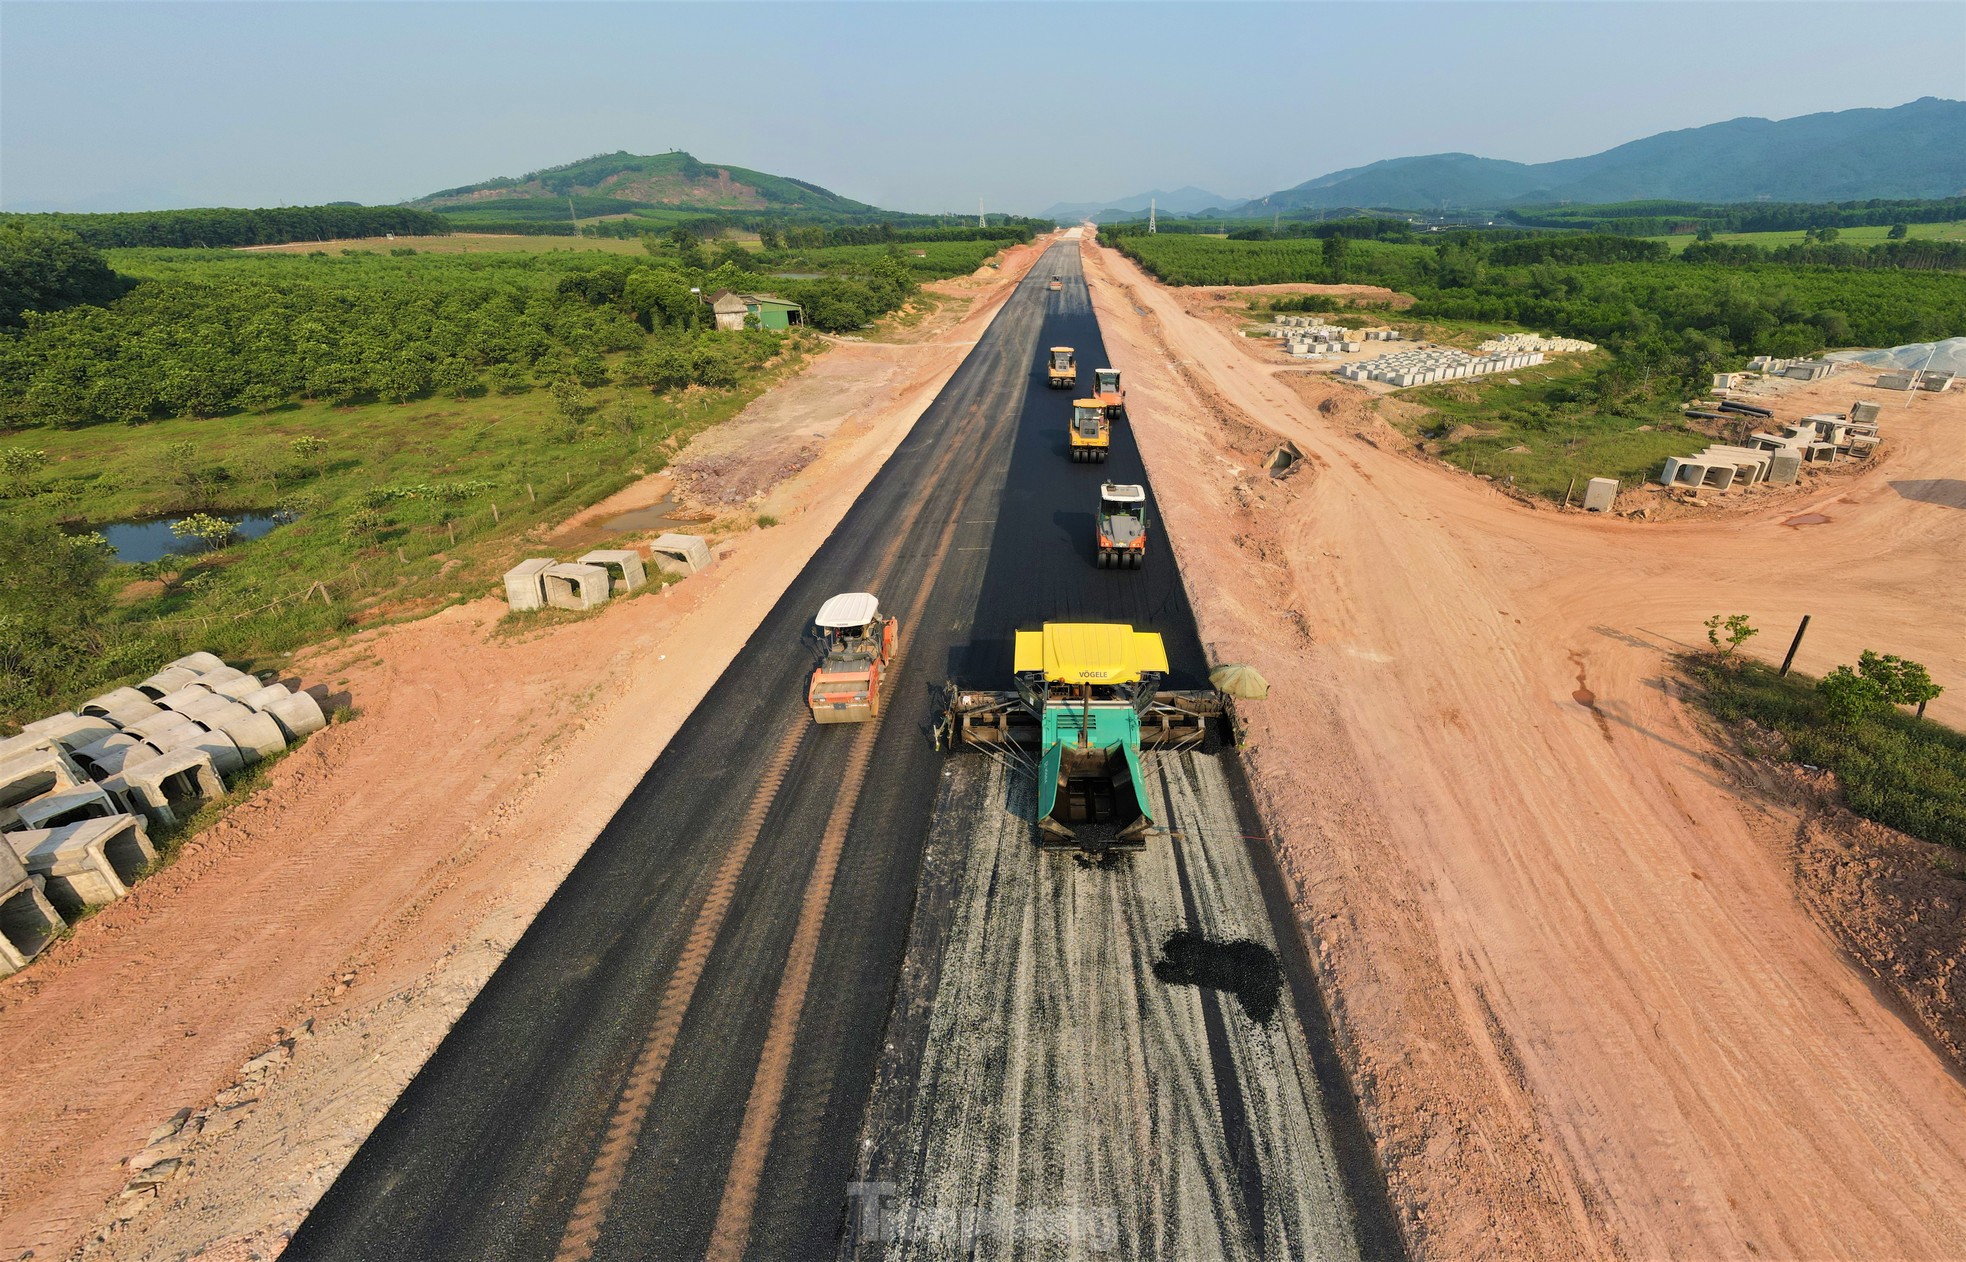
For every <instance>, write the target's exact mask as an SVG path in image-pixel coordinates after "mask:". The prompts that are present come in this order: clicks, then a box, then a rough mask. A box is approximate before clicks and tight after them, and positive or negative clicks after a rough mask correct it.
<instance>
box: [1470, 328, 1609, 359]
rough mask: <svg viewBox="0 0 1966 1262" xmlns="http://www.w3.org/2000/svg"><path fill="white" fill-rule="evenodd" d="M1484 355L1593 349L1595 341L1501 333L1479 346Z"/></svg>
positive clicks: (1534, 334)
mask: <svg viewBox="0 0 1966 1262" xmlns="http://www.w3.org/2000/svg"><path fill="white" fill-rule="evenodd" d="M1479 349H1480V350H1481V352H1482V353H1483V354H1485V355H1522V354H1526V353H1528V352H1530V351H1546V352H1556V351H1566V352H1575V351H1594V350H1596V349H1597V343H1596V342H1580V341H1578V340H1577V339H1576V338H1574V337H1544V336H1542V335H1541V334H1540V333H1502V334H1498V335H1497V336H1495V337H1491V338H1489V339H1488V340H1487V341H1486V342H1483V343H1482V344H1481V346H1480V348H1479Z"/></svg>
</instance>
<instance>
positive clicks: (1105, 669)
mask: <svg viewBox="0 0 1966 1262" xmlns="http://www.w3.org/2000/svg"><path fill="white" fill-rule="evenodd" d="M1166 675H1167V649H1166V646H1165V645H1164V644H1163V643H1162V642H1161V638H1160V636H1159V635H1158V634H1157V633H1155V632H1152V631H1135V630H1134V629H1133V628H1132V627H1130V626H1122V625H1113V624H1108V623H1084V622H1047V623H1045V624H1044V626H1043V627H1042V628H1041V629H1040V630H1037V631H1019V632H1018V633H1017V647H1016V652H1015V661H1014V663H1013V678H1014V680H1015V682H1016V690H1015V691H1014V692H973V691H969V690H967V689H964V688H961V687H959V686H957V685H954V684H951V685H950V686H949V691H948V703H947V706H946V708H945V709H944V711H943V714H942V718H941V720H940V722H939V723H938V724H937V725H936V733H935V734H936V744H937V747H938V748H941V749H945V750H955V749H960V748H963V747H976V748H980V749H984V750H988V751H991V752H994V753H998V754H1000V755H1002V756H1005V757H1011V758H1014V759H1015V760H1016V761H1018V762H1020V763H1026V757H1025V756H1035V757H1036V759H1037V762H1036V772H1037V780H1038V814H1037V826H1038V844H1039V845H1041V846H1046V847H1055V848H1078V849H1081V850H1089V851H1099V850H1105V849H1111V848H1119V849H1126V850H1138V849H1141V848H1142V847H1144V846H1145V845H1146V843H1147V838H1148V836H1149V835H1150V834H1151V833H1152V832H1153V829H1154V818H1153V808H1152V806H1151V804H1150V803H1149V801H1148V797H1147V791H1146V780H1145V774H1146V773H1145V772H1144V771H1143V770H1142V768H1141V765H1140V751H1141V750H1143V749H1155V750H1183V749H1195V748H1199V747H1201V746H1202V745H1203V743H1204V742H1205V741H1207V740H1208V738H1209V735H1210V731H1211V728H1214V729H1215V730H1216V731H1217V732H1218V734H1222V735H1226V736H1228V737H1230V738H1231V739H1234V737H1235V731H1234V727H1235V712H1234V710H1233V709H1232V708H1231V703H1230V701H1229V700H1228V698H1227V697H1225V696H1223V695H1222V694H1221V693H1219V692H1216V691H1215V690H1213V689H1207V690H1203V691H1196V692H1165V691H1162V690H1161V687H1160V685H1161V681H1162V679H1164V678H1165V677H1166ZM1020 755H1022V756H1020ZM1027 765H1028V764H1027Z"/></svg>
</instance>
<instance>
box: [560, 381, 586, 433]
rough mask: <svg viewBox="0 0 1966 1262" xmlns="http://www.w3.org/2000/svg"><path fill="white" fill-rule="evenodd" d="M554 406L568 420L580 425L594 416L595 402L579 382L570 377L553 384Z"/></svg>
mask: <svg viewBox="0 0 1966 1262" xmlns="http://www.w3.org/2000/svg"><path fill="white" fill-rule="evenodd" d="M553 406H554V407H555V408H557V409H559V413H560V415H561V416H562V417H564V418H565V419H566V420H568V421H570V422H572V423H574V424H576V425H578V424H579V423H580V422H582V421H584V420H586V419H587V418H588V417H590V416H592V415H593V414H594V407H595V404H594V400H593V399H592V398H590V397H588V394H587V391H586V390H585V389H584V388H582V386H581V384H580V383H579V382H578V381H575V380H574V379H573V378H571V377H569V378H567V379H565V380H564V381H556V382H554V383H553Z"/></svg>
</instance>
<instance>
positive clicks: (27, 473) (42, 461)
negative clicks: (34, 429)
mask: <svg viewBox="0 0 1966 1262" xmlns="http://www.w3.org/2000/svg"><path fill="white" fill-rule="evenodd" d="M47 463H48V453H47V452H45V451H42V450H40V449H39V448H35V447H4V448H0V495H7V496H15V495H25V494H27V490H28V487H29V486H30V485H31V482H30V479H32V477H33V476H34V474H35V473H36V472H38V471H39V470H40V469H41V467H42V466H44V465H46V464H47Z"/></svg>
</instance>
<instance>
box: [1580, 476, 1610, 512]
mask: <svg viewBox="0 0 1966 1262" xmlns="http://www.w3.org/2000/svg"><path fill="white" fill-rule="evenodd" d="M1617 502H1618V479H1616V478H1592V479H1591V480H1590V481H1589V482H1587V483H1585V484H1584V511H1585V512H1587V513H1608V512H1610V511H1611V506H1612V505H1613V504H1615V503H1617Z"/></svg>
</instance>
